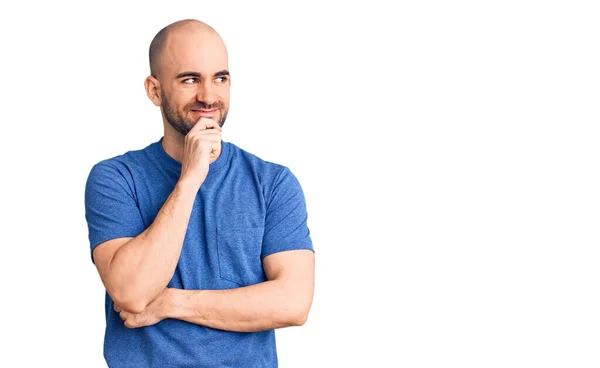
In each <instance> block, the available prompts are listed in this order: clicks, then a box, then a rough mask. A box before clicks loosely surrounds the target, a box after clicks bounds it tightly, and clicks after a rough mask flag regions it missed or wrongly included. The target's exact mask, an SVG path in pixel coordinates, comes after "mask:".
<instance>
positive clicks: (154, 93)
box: [144, 75, 162, 106]
mask: <svg viewBox="0 0 600 368" xmlns="http://www.w3.org/2000/svg"><path fill="white" fill-rule="evenodd" d="M144 87H145V88H146V94H147V95H148V98H149V99H150V101H152V103H153V104H155V105H156V106H161V105H162V100H161V98H160V82H159V81H158V79H156V78H154V77H153V76H151V75H150V76H148V77H147V78H146V80H145V81H144Z"/></svg>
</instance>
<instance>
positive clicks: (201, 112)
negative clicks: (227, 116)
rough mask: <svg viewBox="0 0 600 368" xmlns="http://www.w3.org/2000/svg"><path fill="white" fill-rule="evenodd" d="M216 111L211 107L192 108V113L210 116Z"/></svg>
mask: <svg viewBox="0 0 600 368" xmlns="http://www.w3.org/2000/svg"><path fill="white" fill-rule="evenodd" d="M217 111H219V110H217V109H212V110H192V113H194V114H197V115H200V116H211V115H214V114H215V113H216V112H217Z"/></svg>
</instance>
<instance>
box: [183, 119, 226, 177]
mask: <svg viewBox="0 0 600 368" xmlns="http://www.w3.org/2000/svg"><path fill="white" fill-rule="evenodd" d="M220 154H221V127H220V126H219V124H218V123H217V122H216V121H214V120H212V119H209V118H200V120H198V122H197V123H196V125H194V127H193V128H192V129H191V130H190V131H189V133H188V134H187V135H186V136H185V142H184V145H183V160H182V162H181V176H180V177H179V181H184V182H186V183H189V184H190V185H194V186H197V187H198V188H200V186H201V185H202V183H204V180H205V179H206V175H208V168H209V165H210V163H212V162H214V161H215V160H216V159H217V158H219V155H220Z"/></svg>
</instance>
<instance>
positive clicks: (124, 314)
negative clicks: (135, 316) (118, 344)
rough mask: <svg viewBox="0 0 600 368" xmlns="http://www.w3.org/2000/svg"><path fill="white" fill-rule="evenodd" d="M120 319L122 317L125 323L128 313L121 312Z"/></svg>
mask: <svg viewBox="0 0 600 368" xmlns="http://www.w3.org/2000/svg"><path fill="white" fill-rule="evenodd" d="M119 317H121V319H122V320H123V321H126V320H127V312H125V311H121V312H119Z"/></svg>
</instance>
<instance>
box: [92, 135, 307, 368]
mask: <svg viewBox="0 0 600 368" xmlns="http://www.w3.org/2000/svg"><path fill="white" fill-rule="evenodd" d="M180 173H181V163H179V162H178V161H176V160H175V159H173V158H172V157H171V156H169V155H168V154H167V153H166V152H165V151H164V149H163V146H162V138H161V139H160V140H159V141H157V142H154V143H152V144H150V145H148V146H147V147H145V148H144V149H140V150H135V151H129V152H127V153H125V154H123V155H120V156H116V157H112V158H109V159H106V160H103V161H101V162H99V163H97V164H96V165H94V166H93V168H92V169H91V171H90V173H89V177H88V179H87V183H86V188H85V215H86V220H87V223H88V230H89V241H90V246H91V250H92V252H93V250H94V248H95V247H96V246H98V245H99V244H101V243H103V242H105V241H107V240H110V239H114V238H121V237H135V236H137V235H139V234H140V233H141V232H143V231H144V230H145V229H146V228H148V226H150V224H152V222H153V221H154V218H155V217H156V215H157V213H158V212H159V210H160V209H161V207H162V206H163V204H164V203H165V201H166V200H167V197H168V196H169V195H170V194H171V192H172V191H173V189H174V187H175V184H176V183H177V181H178V179H179V176H180ZM293 249H309V250H313V247H312V241H311V238H310V234H309V229H308V226H307V212H306V205H305V199H304V195H303V191H302V188H301V186H300V184H299V182H298V180H297V179H296V177H295V176H294V175H293V174H292V172H291V171H290V170H289V168H287V167H285V166H282V165H279V164H275V163H272V162H268V161H264V160H262V159H260V158H258V157H256V156H255V155H253V154H250V153H248V152H246V151H244V150H242V149H240V148H239V147H237V146H236V145H234V144H232V143H228V142H225V141H223V142H222V150H221V155H220V156H219V158H218V159H217V160H216V161H215V162H213V163H211V164H210V168H209V172H208V175H207V177H206V180H205V181H204V183H203V184H202V186H201V187H200V190H199V191H198V194H197V196H196V200H195V202H194V206H193V210H192V212H191V216H190V220H189V225H188V229H187V232H186V235H185V240H184V243H183V247H182V250H181V256H180V258H179V262H178V264H177V268H176V269H175V273H174V275H173V278H172V279H171V281H170V282H169V285H168V287H173V288H180V289H192V290H199V289H204V290H220V289H231V288H239V287H243V286H246V285H252V284H256V283H260V282H263V281H265V280H266V279H265V274H264V271H263V268H262V260H263V258H264V257H266V256H268V255H270V254H273V253H276V252H281V251H286V250H293ZM113 305H114V302H113V300H112V299H111V298H110V296H109V295H108V293H107V294H106V303H105V314H106V332H105V337H104V357H105V359H106V361H107V363H108V365H109V366H110V367H111V368H112V367H114V368H121V367H123V368H124V367H135V368H140V367H194V368H197V367H244V368H251V367H277V353H276V346H275V331H274V330H268V331H260V332H251V333H248V332H231V331H223V330H218V329H213V328H209V327H204V326H199V325H196V324H192V323H189V322H185V321H181V320H177V319H165V320H163V321H161V322H159V323H157V324H155V325H153V326H147V327H142V328H136V329H129V328H127V327H125V326H124V323H123V321H122V320H121V319H120V317H119V314H118V313H116V312H115V311H114V310H113Z"/></svg>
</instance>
